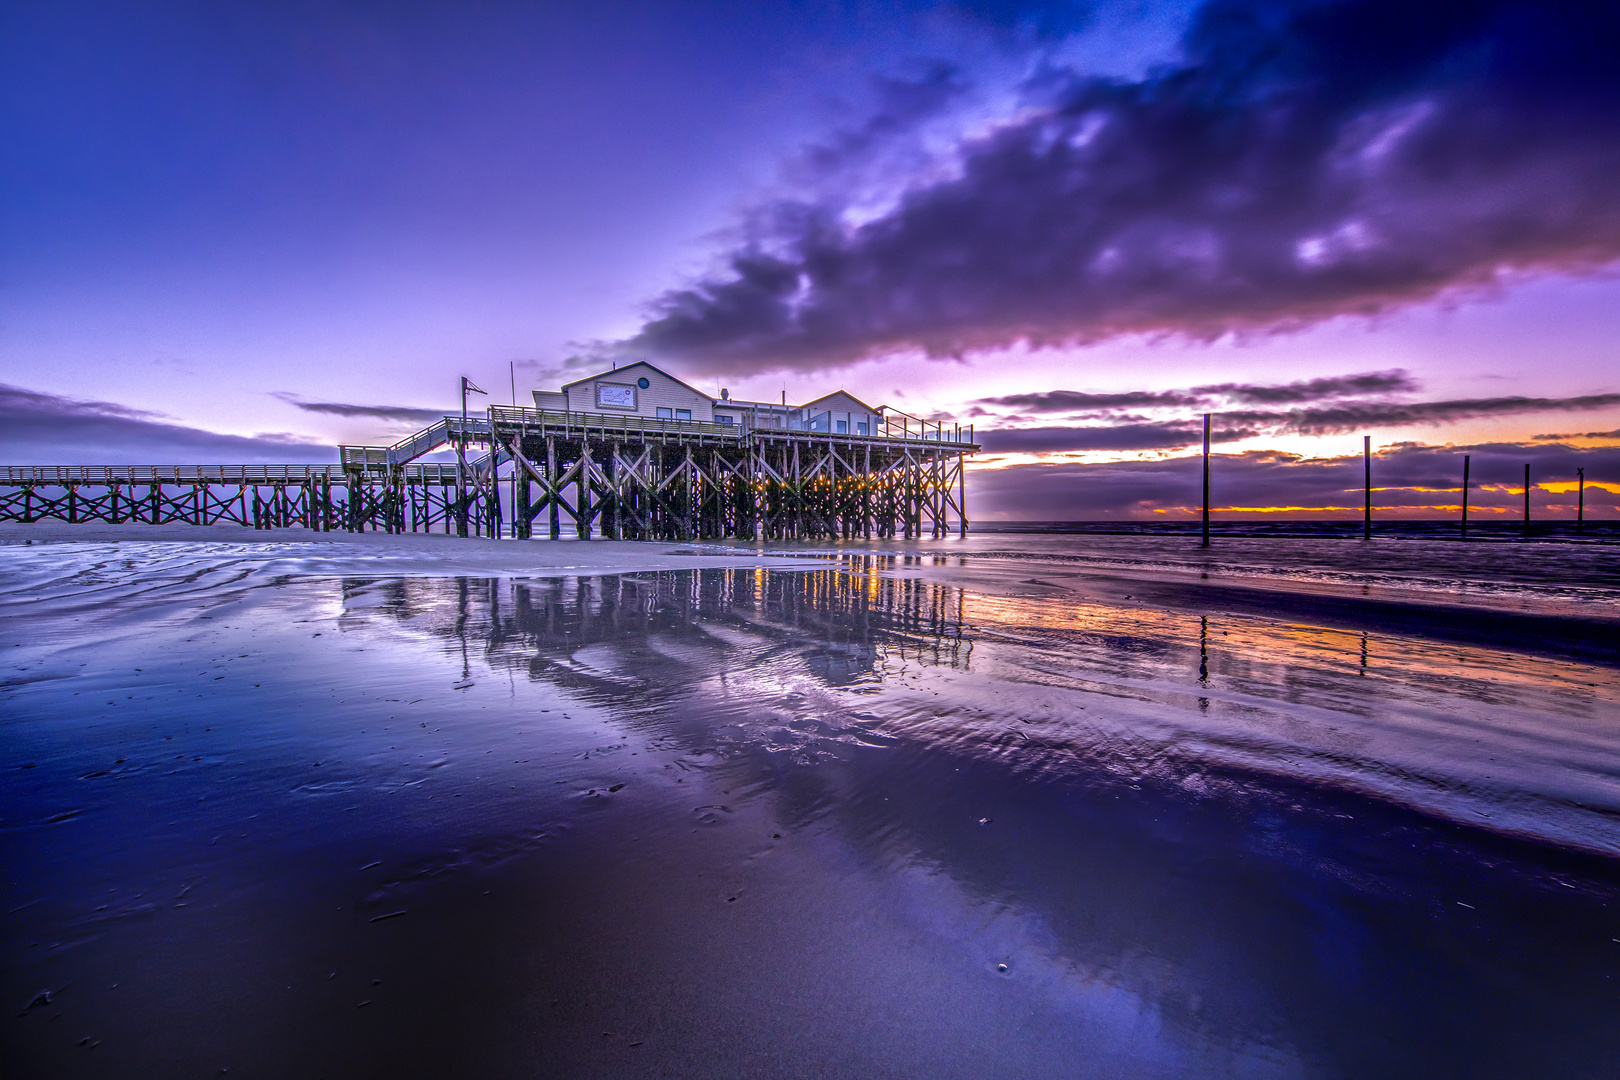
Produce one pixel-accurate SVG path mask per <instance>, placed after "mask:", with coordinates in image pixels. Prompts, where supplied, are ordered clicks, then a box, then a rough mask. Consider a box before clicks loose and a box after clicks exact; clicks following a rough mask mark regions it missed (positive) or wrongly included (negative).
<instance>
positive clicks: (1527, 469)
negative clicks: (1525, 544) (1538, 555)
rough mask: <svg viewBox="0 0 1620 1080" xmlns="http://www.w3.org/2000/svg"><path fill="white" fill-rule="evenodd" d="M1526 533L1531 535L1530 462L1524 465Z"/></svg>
mask: <svg viewBox="0 0 1620 1080" xmlns="http://www.w3.org/2000/svg"><path fill="white" fill-rule="evenodd" d="M1524 535H1526V536H1529V535H1530V463H1529V462H1525V465H1524Z"/></svg>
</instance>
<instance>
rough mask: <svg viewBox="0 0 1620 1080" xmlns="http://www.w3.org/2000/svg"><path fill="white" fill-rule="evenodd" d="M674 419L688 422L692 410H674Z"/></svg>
mask: <svg viewBox="0 0 1620 1080" xmlns="http://www.w3.org/2000/svg"><path fill="white" fill-rule="evenodd" d="M675 419H677V420H690V419H692V410H691V409H676V410H675Z"/></svg>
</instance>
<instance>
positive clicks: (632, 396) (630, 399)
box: [596, 383, 636, 409]
mask: <svg viewBox="0 0 1620 1080" xmlns="http://www.w3.org/2000/svg"><path fill="white" fill-rule="evenodd" d="M596 407H597V408H598V409H633V408H635V407H636V388H635V387H633V386H625V385H624V384H622V383H597V384H596Z"/></svg>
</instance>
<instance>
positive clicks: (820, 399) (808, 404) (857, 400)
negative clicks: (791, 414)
mask: <svg viewBox="0 0 1620 1080" xmlns="http://www.w3.org/2000/svg"><path fill="white" fill-rule="evenodd" d="M839 394H843V395H844V396H845V397H847V398H849V400H851V401H853V402H854V403H855V404H857V405H859V406H860V407H861V408H863V409H865V410H866V411H867V412H869V413H877V412H882V411H883V410H884V409H885V408H886V407H887V406H883V405H879V406H877V407H876V408H873V407H872V406H870V405H868V404H867V403H866V402H864V401H862V400H861V399H860V398H858V397H856V396H855V395H854V394H852V393H850V392H849V391H848V390H834V391H833V392H832V393H830V394H822V395H821V396H820V397H818V398H816V400H814V401H807V402H805V403H804V404H803V405H801V406H799V407H800V408H801V409H808V408H810V407H811V406H812V405H820V404H821V403H822V402H823V401H826V400H827V399H828V398H834V397H837V396H838V395H839Z"/></svg>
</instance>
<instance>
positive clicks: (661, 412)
mask: <svg viewBox="0 0 1620 1080" xmlns="http://www.w3.org/2000/svg"><path fill="white" fill-rule="evenodd" d="M658 419H660V420H673V419H675V410H673V409H666V408H664V407H663V406H662V405H660V406H658Z"/></svg>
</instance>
